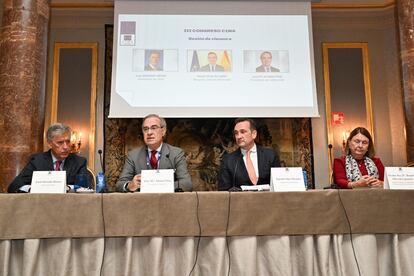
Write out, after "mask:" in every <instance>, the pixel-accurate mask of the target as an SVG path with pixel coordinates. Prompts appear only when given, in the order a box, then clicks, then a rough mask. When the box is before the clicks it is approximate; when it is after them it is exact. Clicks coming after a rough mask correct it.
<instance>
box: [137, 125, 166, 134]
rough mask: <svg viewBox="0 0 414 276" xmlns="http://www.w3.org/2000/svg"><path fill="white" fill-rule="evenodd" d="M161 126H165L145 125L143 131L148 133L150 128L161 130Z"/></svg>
mask: <svg viewBox="0 0 414 276" xmlns="http://www.w3.org/2000/svg"><path fill="white" fill-rule="evenodd" d="M160 128H164V127H163V126H155V125H154V126H150V127H143V128H142V132H144V133H148V132H149V131H150V130H151V131H157V130H159V129H160Z"/></svg>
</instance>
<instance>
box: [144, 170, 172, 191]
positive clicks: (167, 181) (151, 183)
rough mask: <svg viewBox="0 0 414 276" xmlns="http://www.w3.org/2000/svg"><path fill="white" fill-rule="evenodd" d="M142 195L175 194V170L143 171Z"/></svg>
mask: <svg viewBox="0 0 414 276" xmlns="http://www.w3.org/2000/svg"><path fill="white" fill-rule="evenodd" d="M141 193H174V170H173V169H168V170H142V171H141Z"/></svg>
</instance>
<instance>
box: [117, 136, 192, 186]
mask: <svg viewBox="0 0 414 276" xmlns="http://www.w3.org/2000/svg"><path fill="white" fill-rule="evenodd" d="M147 156H148V151H147V147H145V146H144V147H139V148H137V149H134V150H132V151H131V152H129V153H128V156H127V158H126V160H125V164H124V168H123V169H122V172H121V175H120V176H119V179H118V181H117V182H116V190H117V191H118V192H125V191H124V185H125V183H126V182H128V181H131V180H132V178H134V176H135V175H137V174H140V173H141V170H150V169H151V168H150V165H149V164H148V159H147ZM159 164H160V166H159V169H175V173H174V178H175V187H178V184H179V185H180V188H181V189H183V190H184V191H191V190H192V189H193V185H192V182H191V176H190V174H189V173H188V170H187V161H186V160H185V156H184V152H183V150H182V149H180V148H177V147H174V146H171V145H169V144H167V143H163V144H162V147H161V156H160V162H159Z"/></svg>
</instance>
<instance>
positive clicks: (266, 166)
mask: <svg viewBox="0 0 414 276" xmlns="http://www.w3.org/2000/svg"><path fill="white" fill-rule="evenodd" d="M256 147H257V165H258V167H259V168H258V169H259V179H258V181H257V184H270V168H273V167H280V161H279V156H278V155H277V154H276V152H274V151H273V150H272V149H269V148H264V147H261V146H258V145H256ZM236 164H237V168H236ZM233 184H234V186H236V187H240V186H241V185H253V183H252V182H251V181H250V178H249V174H248V173H247V169H246V165H245V164H244V161H243V154H242V153H241V150H240V149H238V150H236V151H235V152H232V153H230V154H227V155H225V156H224V158H223V160H222V161H221V165H220V172H219V181H218V189H219V191H227V190H228V189H230V188H231V187H233Z"/></svg>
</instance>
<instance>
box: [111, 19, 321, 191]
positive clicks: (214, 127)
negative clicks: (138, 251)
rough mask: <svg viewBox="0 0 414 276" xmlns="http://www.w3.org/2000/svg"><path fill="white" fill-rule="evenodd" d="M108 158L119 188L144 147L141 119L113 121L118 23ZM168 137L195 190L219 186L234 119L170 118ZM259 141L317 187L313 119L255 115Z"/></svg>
mask: <svg viewBox="0 0 414 276" xmlns="http://www.w3.org/2000/svg"><path fill="white" fill-rule="evenodd" d="M105 30H106V31H105V37H106V45H105V46H106V47H105V96H104V103H105V107H104V123H105V129H104V156H105V163H104V166H105V172H106V175H107V184H108V186H109V187H110V189H112V190H113V189H114V187H115V183H116V181H117V178H118V176H119V174H120V173H121V170H122V167H123V165H124V161H125V157H126V154H127V153H128V151H129V150H131V149H133V148H135V147H138V146H141V145H143V137H142V132H141V123H142V119H129V118H128V119H109V118H108V114H109V104H110V97H111V69H112V39H113V26H111V25H107V26H106V28H105ZM166 121H167V137H166V139H165V141H166V142H167V143H169V144H172V145H174V146H177V147H180V148H182V149H183V150H184V152H185V154H186V159H187V164H188V170H189V173H190V175H191V178H192V181H193V189H194V190H196V191H214V190H217V180H218V170H219V167H220V162H221V160H222V158H223V156H224V155H225V154H227V153H230V152H232V151H234V150H236V149H237V145H236V144H235V141H234V139H233V127H234V118H213V119H205V118H203V119H198V118H197V119H193V118H186V119H166ZM255 121H256V123H257V125H258V137H257V139H256V142H257V143H258V144H261V145H262V146H266V147H270V148H273V149H274V150H275V151H276V152H277V153H278V154H279V156H280V160H281V162H282V165H283V166H287V167H302V168H304V169H305V170H306V171H307V173H308V187H309V188H314V182H313V163H312V147H311V145H312V143H311V138H310V137H311V136H310V133H311V129H310V128H311V124H310V119H308V118H295V119H285V118H284V119H274V118H255Z"/></svg>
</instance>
